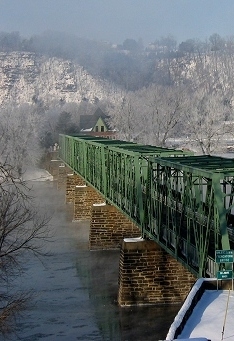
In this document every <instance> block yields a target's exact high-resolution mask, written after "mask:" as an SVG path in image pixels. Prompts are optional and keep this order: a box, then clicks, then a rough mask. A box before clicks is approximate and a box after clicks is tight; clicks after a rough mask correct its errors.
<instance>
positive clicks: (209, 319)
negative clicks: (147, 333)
mask: <svg viewBox="0 0 234 341" xmlns="http://www.w3.org/2000/svg"><path fill="white" fill-rule="evenodd" d="M200 284H201V283H200V282H199V281H198V283H197V284H195V286H194V288H193V289H192V291H191V293H190V295H189V296H188V298H187V299H186V301H185V303H184V305H183V306H182V308H181V310H180V311H179V313H178V315H177V316H176V318H175V321H174V323H173V324H172V326H171V328H170V330H169V332H168V335H167V338H166V339H167V340H173V335H174V334H173V333H174V330H175V328H176V327H177V326H178V325H179V323H180V321H181V320H182V318H183V316H184V313H185V311H186V310H187V308H188V306H189V305H190V302H191V299H192V298H193V296H194V294H195V292H196V290H197V289H198V288H199V287H200ZM233 311H234V291H232V288H230V290H206V291H205V292H204V294H203V295H202V297H201V299H200V301H199V302H198V303H197V305H196V307H195V308H194V310H193V313H192V315H191V316H190V318H189V319H188V321H187V323H186V325H185V327H184V329H183V331H182V333H181V334H180V335H179V336H178V337H177V339H179V340H180V341H182V340H183V341H184V340H194V341H195V340H196V341H198V340H199V341H202V340H204V338H206V339H208V340H211V341H220V340H234V315H233ZM206 339H205V340H206Z"/></svg>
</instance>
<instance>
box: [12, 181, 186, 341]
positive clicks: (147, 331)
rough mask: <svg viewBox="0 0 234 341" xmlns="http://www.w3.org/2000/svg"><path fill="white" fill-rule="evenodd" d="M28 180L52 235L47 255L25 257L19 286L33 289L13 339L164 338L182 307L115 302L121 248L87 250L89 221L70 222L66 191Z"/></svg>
mask: <svg viewBox="0 0 234 341" xmlns="http://www.w3.org/2000/svg"><path fill="white" fill-rule="evenodd" d="M32 184H33V191H34V192H33V193H34V195H35V199H36V201H37V207H38V210H39V211H42V212H44V211H47V212H49V213H50V214H51V215H52V219H51V222H50V224H49V228H50V230H51V231H52V238H51V239H52V240H51V241H50V242H49V243H48V245H47V246H46V248H47V249H48V251H49V252H50V254H49V255H48V256H46V257H44V258H43V259H42V260H39V259H37V258H35V257H31V258H30V259H27V260H26V261H25V264H24V274H23V275H22V276H21V277H20V278H19V279H18V285H19V286H20V287H21V289H23V290H33V293H34V294H33V299H32V302H31V304H30V305H29V307H28V308H27V309H26V311H25V312H24V313H23V314H22V316H21V318H20V319H19V320H18V323H17V330H16V334H14V335H13V336H12V340H17V339H18V337H19V338H21V339H22V340H24V341H58V340H62V341H75V340H82V341H89V340H100V341H101V340H104V341H105V340H110V341H111V340H118V341H119V340H120V341H132V340H134V341H141V340H144V341H153V340H154V341H157V340H160V339H164V338H165V336H166V334H167V331H168V329H169V326H170V324H171V323H172V322H173V319H174V317H175V315H176V314H177V312H178V310H179V308H180V307H179V306H178V305H177V306H171V307H168V306H161V307H159V306H147V307H142V306H140V307H136V306H135V307H124V308H121V307H119V306H118V305H117V302H116V299H117V292H118V266H119V251H118V250H110V251H109V250H108V251H89V249H88V235H89V224H88V222H79V223H77V222H76V223H75V222H72V206H71V204H65V192H64V191H62V190H57V188H56V186H55V185H56V184H55V183H53V182H50V181H47V182H37V181H35V182H32Z"/></svg>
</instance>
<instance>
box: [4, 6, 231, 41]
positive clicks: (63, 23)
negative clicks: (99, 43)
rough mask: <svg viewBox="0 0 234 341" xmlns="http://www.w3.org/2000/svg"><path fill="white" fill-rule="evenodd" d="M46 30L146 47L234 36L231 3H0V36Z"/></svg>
mask: <svg viewBox="0 0 234 341" xmlns="http://www.w3.org/2000/svg"><path fill="white" fill-rule="evenodd" d="M46 30H54V31H65V32H72V33H75V34H76V35H78V36H79V37H85V38H90V39H97V40H104V41H110V42H112V43H122V42H123V41H124V40H125V39H126V38H133V39H136V40H138V39H139V38H142V39H143V42H144V44H145V45H146V44H148V43H149V42H153V41H154V40H155V39H157V38H160V37H161V36H167V35H169V34H171V35H173V36H174V37H175V38H176V39H177V41H178V42H181V41H183V40H186V39H189V38H200V39H205V38H208V37H209V36H210V35H211V34H213V33H218V34H220V35H221V36H223V37H225V36H231V35H234V0H0V31H6V32H11V31H19V32H20V33H21V35H23V36H27V37H28V36H30V35H33V34H39V33H42V32H44V31H46Z"/></svg>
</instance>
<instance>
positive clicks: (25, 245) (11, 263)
mask: <svg viewBox="0 0 234 341" xmlns="http://www.w3.org/2000/svg"><path fill="white" fill-rule="evenodd" d="M13 174H15V171H14V168H13V167H11V166H9V165H7V164H6V163H5V164H1V163H0V198H1V205H0V288H1V289H0V334H3V335H4V334H6V333H8V332H12V330H13V325H14V323H13V322H14V319H15V318H16V316H17V314H19V313H20V312H21V311H22V310H23V309H24V308H25V305H26V304H27V302H28V300H29V299H30V298H31V293H28V292H19V291H17V289H14V291H13V292H12V286H11V284H12V282H13V280H14V278H15V277H16V276H18V275H19V274H20V273H21V271H22V262H23V261H25V256H26V254H28V253H32V254H34V255H36V256H38V257H40V256H42V255H45V254H46V252H45V249H44V243H45V241H46V240H49V237H50V236H49V232H48V226H47V224H48V222H49V217H48V216H46V215H44V216H41V215H39V214H38V211H37V209H36V208H35V207H34V205H33V198H32V196H31V195H30V188H29V187H28V186H27V184H26V183H25V182H23V181H22V180H21V179H20V178H19V177H15V176H14V175H13Z"/></svg>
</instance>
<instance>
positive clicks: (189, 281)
mask: <svg viewBox="0 0 234 341" xmlns="http://www.w3.org/2000/svg"><path fill="white" fill-rule="evenodd" d="M195 281H196V278H195V277H194V276H193V275H192V274H191V273H190V272H189V271H188V270H186V269H185V268H184V267H183V266H182V264H180V263H179V262H177V261H176V260H175V259H174V258H173V257H172V256H170V255H169V254H168V253H167V252H166V251H164V250H163V249H162V248H161V247H160V246H159V245H157V244H156V243H155V242H154V241H149V240H139V239H125V240H124V241H123V243H122V248H121V252H120V264H119V292H118V303H119V305H121V306H125V305H134V304H176V303H182V302H183V301H184V299H185V298H186V296H187V294H188V293H189V291H190V289H191V287H192V285H193V284H194V283H195Z"/></svg>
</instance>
